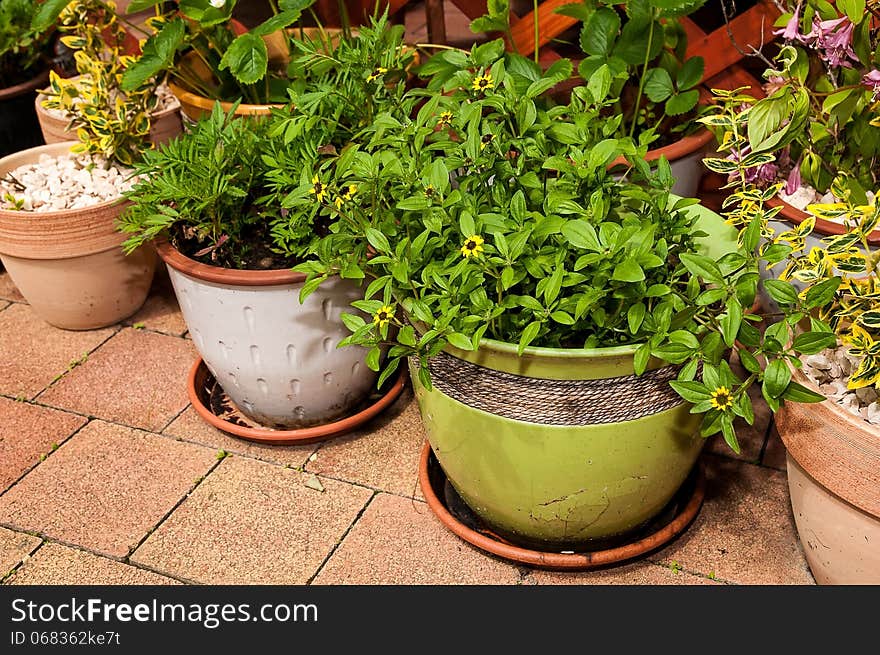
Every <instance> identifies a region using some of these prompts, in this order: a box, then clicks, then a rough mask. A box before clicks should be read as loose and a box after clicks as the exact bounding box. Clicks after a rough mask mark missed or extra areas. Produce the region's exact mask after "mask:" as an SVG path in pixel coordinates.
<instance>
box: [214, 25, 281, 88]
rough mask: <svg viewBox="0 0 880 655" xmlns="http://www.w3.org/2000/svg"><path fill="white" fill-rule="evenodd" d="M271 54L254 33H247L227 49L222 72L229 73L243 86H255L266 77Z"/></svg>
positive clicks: (221, 66) (221, 65)
mask: <svg viewBox="0 0 880 655" xmlns="http://www.w3.org/2000/svg"><path fill="white" fill-rule="evenodd" d="M268 63H269V54H268V52H267V50H266V43H265V42H264V41H263V39H261V38H260V37H259V36H257V35H256V34H254V33H253V32H245V33H244V34H242V35H241V36H238V37H236V38H235V40H234V41H233V42H232V43H231V44H230V45H229V47H228V48H227V49H226V52H225V53H224V54H223V57H222V58H221V59H220V70H226V69H227V68H228V69H229V72H230V73H232V75H233V76H234V77H235V79H237V80H238V81H239V82H241V83H242V84H255V83H256V82H258V81H259V80H261V79H263V78H264V77H265V76H266V70H267V66H268Z"/></svg>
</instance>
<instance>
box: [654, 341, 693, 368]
mask: <svg viewBox="0 0 880 655" xmlns="http://www.w3.org/2000/svg"><path fill="white" fill-rule="evenodd" d="M652 354H653V355H654V356H655V357H659V358H660V359H662V360H665V361H667V362H669V363H671V364H681V363H682V362H683V361H684V360H686V359H688V358H689V357H692V356H693V354H694V349H693V348H689V347H688V346H685V345H684V344H681V343H667V344H664V345H662V346H658V347H657V348H654V349H652Z"/></svg>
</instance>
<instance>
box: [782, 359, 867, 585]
mask: <svg viewBox="0 0 880 655" xmlns="http://www.w3.org/2000/svg"><path fill="white" fill-rule="evenodd" d="M803 361H804V368H803V372H801V371H798V370H795V371H794V373H793V379H794V380H796V381H797V382H799V383H801V384H803V385H806V386H810V387H813V388H814V389H816V390H818V391H820V392H821V393H823V394H824V395H825V396H826V397H827V399H826V400H825V401H823V402H821V403H815V404H811V403H786V404H785V405H784V406H783V407H782V408H781V409H780V410H779V412H778V413H777V414H776V426H777V429H778V430H779V435H780V437H782V441H783V442H784V443H785V447H786V449H787V450H788V487H789V493H790V495H791V506H792V510H793V512H794V518H795V523H796V525H797V530H798V535H799V536H800V540H801V544H802V545H803V548H804V553H805V555H806V558H807V563H808V564H809V565H810V570H811V571H812V572H813V577H815V578H816V582H818V583H819V584H847V585H849V584H880V403H878V397H877V394H876V393H875V392H874V390H873V388H869V389H860V390H858V391H852V390H848V389H847V388H846V380H847V378H848V377H849V375H850V374H851V373H852V371H853V370H854V369H855V366H856V362H854V361H852V359H851V358H850V357H849V356H848V355H847V354H846V347H840V348H837V349H836V350H828V351H825V352H824V353H821V354H820V355H813V356H809V357H805V358H804V360H803ZM805 373H806V375H805Z"/></svg>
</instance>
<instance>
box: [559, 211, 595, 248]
mask: <svg viewBox="0 0 880 655" xmlns="http://www.w3.org/2000/svg"><path fill="white" fill-rule="evenodd" d="M562 235H563V236H564V237H565V238H566V239H568V240H569V242H570V243H571V244H572V245H573V246H574V247H575V248H583V249H584V250H589V251H591V252H601V251H602V245H601V244H600V243H599V237H598V235H597V234H596V228H594V227H593V226H592V225H591V224H590V223H588V222H587V221H584V220H580V219H576V220H572V221H566V222H565V223H564V224H563V225H562Z"/></svg>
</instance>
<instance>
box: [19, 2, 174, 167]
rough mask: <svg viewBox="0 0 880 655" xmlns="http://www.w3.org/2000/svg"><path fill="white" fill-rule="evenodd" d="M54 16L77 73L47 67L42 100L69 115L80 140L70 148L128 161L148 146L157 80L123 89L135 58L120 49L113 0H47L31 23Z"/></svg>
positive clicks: (122, 31)
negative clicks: (63, 73)
mask: <svg viewBox="0 0 880 655" xmlns="http://www.w3.org/2000/svg"><path fill="white" fill-rule="evenodd" d="M56 19H57V25H58V30H59V31H60V32H61V33H62V34H64V36H62V37H61V41H62V43H64V44H65V45H66V46H68V47H69V48H71V49H72V50H74V59H75V62H76V69H77V72H78V73H79V75H78V76H77V77H73V78H62V77H60V76H59V75H57V74H56V73H55V72H54V71H52V72H51V73H50V76H49V88H48V89H46V90H44V91H43V93H44V94H45V95H46V100H44V102H43V105H44V106H45V107H46V108H48V109H56V110H60V111H62V112H64V113H65V114H66V115H68V116H70V128H71V129H75V130H76V133H77V137H78V139H79V140H80V143H79V144H78V145H77V146H75V147H74V148H73V149H72V151H73V152H88V153H91V154H96V155H101V156H103V157H105V158H107V159H108V160H116V161H118V162H120V163H122V164H125V165H131V164H132V163H134V162H135V161H137V160H138V159H139V158H140V155H141V153H142V152H143V150H144V149H146V148H148V147H150V145H149V134H150V111H151V110H152V109H153V107H155V104H156V100H157V98H156V85H157V80H155V79H150V80H144V81H143V83H142V84H140V85H139V86H138V87H137V88H134V89H131V90H128V91H123V90H122V88H121V83H122V78H123V76H124V75H125V72H126V70H127V69H128V67H129V66H131V65H132V64H133V63H134V62H135V61H136V58H135V57H133V56H131V55H126V54H124V53H125V37H126V33H125V29H124V27H123V26H122V25H121V24H120V22H119V20H118V17H117V15H116V7H115V5H114V4H113V3H110V2H106V1H105V0H72V1H71V0H66V1H65V2H57V1H53V0H46V2H45V3H44V4H43V5H42V6H41V8H40V12H39V13H38V14H37V15H36V16H35V18H34V26H35V28H37V29H42V28H44V27H45V26H46V25H51V24H53V23H54V22H55V21H56Z"/></svg>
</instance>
